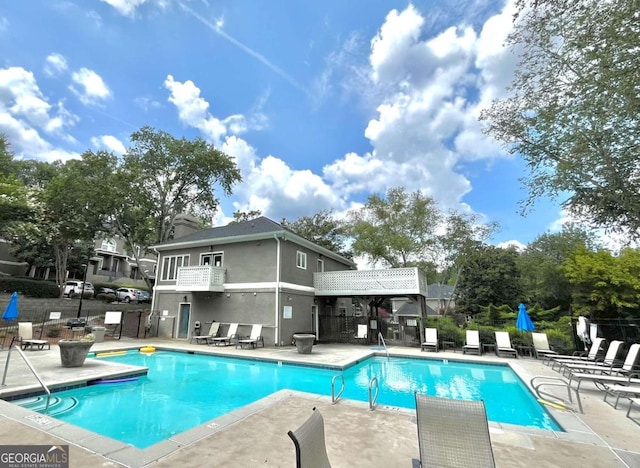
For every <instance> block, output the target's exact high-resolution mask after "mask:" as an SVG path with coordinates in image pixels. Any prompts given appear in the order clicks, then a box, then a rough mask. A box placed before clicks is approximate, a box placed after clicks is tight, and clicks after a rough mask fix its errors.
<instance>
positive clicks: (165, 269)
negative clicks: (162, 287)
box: [162, 255, 189, 281]
mask: <svg viewBox="0 0 640 468" xmlns="http://www.w3.org/2000/svg"><path fill="white" fill-rule="evenodd" d="M183 266H184V267H186V266H189V256H188V255H176V256H173V257H164V258H163V259H162V281H172V280H175V279H176V278H177V277H178V268H180V267H183Z"/></svg>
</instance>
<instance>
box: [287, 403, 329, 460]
mask: <svg viewBox="0 0 640 468" xmlns="http://www.w3.org/2000/svg"><path fill="white" fill-rule="evenodd" d="M288 434H289V437H291V440H292V441H293V445H295V447H296V468H307V467H315V468H331V463H330V462H329V457H328V456H327V448H326V445H325V439H324V419H323V418H322V414H320V411H318V410H317V409H315V408H313V412H312V413H311V416H309V418H307V420H306V421H305V422H304V423H302V425H301V426H300V427H299V428H298V429H296V430H295V431H289V432H288Z"/></svg>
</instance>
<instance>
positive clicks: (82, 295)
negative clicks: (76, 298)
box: [76, 263, 87, 318]
mask: <svg viewBox="0 0 640 468" xmlns="http://www.w3.org/2000/svg"><path fill="white" fill-rule="evenodd" d="M82 268H84V274H83V275H82V289H80V303H79V304H78V315H77V316H76V318H80V313H81V312H82V298H83V297H84V283H85V282H86V281H87V265H86V264H85V263H83V264H82Z"/></svg>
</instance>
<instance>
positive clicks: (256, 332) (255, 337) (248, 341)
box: [236, 324, 264, 349]
mask: <svg viewBox="0 0 640 468" xmlns="http://www.w3.org/2000/svg"><path fill="white" fill-rule="evenodd" d="M258 343H262V347H263V348H264V337H263V336H262V325H259V324H258V325H253V326H252V327H251V334H250V335H249V336H248V337H245V338H239V339H238V341H236V349H237V348H238V346H240V348H244V347H245V345H247V346H251V347H252V348H257V347H258Z"/></svg>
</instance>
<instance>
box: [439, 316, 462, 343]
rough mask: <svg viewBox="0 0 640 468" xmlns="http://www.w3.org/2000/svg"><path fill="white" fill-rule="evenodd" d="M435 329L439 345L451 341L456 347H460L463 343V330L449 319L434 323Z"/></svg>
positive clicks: (444, 318)
mask: <svg viewBox="0 0 640 468" xmlns="http://www.w3.org/2000/svg"><path fill="white" fill-rule="evenodd" d="M436 328H437V329H438V340H439V341H440V342H441V343H442V342H443V341H453V342H454V343H455V344H456V346H461V345H462V344H463V343H464V337H465V333H464V330H463V329H462V328H460V327H459V326H458V324H457V323H456V322H455V321H454V320H452V319H451V318H450V317H441V318H439V319H438V320H437V322H436Z"/></svg>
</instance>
